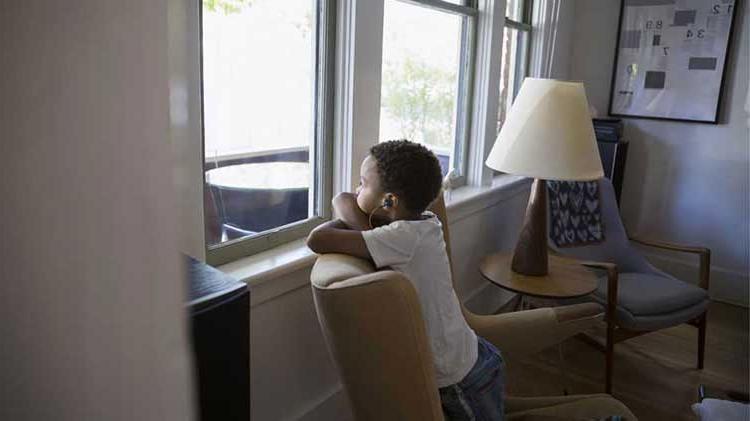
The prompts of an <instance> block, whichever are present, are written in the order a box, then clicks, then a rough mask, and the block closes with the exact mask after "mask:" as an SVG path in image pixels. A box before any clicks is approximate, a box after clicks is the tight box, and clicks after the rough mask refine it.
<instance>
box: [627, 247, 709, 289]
mask: <svg viewBox="0 0 750 421" xmlns="http://www.w3.org/2000/svg"><path fill="white" fill-rule="evenodd" d="M630 241H632V242H634V243H637V244H642V245H644V246H648V247H655V248H660V249H663V250H671V251H678V252H682V253H691V254H697V255H699V256H700V265H699V269H698V270H699V272H700V274H699V278H698V279H699V280H698V286H700V287H701V288H703V289H705V290H708V282H709V277H710V273H711V249H709V248H707V247H696V246H686V245H682V244H674V243H667V242H664V241H654V240H647V239H643V238H636V237H630Z"/></svg>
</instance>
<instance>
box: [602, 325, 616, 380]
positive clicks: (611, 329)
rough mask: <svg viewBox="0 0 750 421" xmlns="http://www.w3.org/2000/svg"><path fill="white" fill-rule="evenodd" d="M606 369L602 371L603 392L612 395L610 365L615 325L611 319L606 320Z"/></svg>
mask: <svg viewBox="0 0 750 421" xmlns="http://www.w3.org/2000/svg"><path fill="white" fill-rule="evenodd" d="M605 346H606V350H605V357H604V358H605V360H606V367H605V371H604V391H605V393H609V394H612V374H613V373H612V368H613V367H612V365H613V362H614V361H613V360H614V351H615V323H614V321H613V320H612V319H610V320H607V343H606V344H605Z"/></svg>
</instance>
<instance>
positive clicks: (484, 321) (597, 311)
mask: <svg viewBox="0 0 750 421" xmlns="http://www.w3.org/2000/svg"><path fill="white" fill-rule="evenodd" d="M429 210H430V211H431V212H433V213H434V214H435V215H436V216H437V217H438V219H439V220H440V222H441V224H442V226H443V238H444V239H445V247H446V251H447V252H448V260H449V261H450V262H451V271H452V270H453V258H452V256H451V246H450V230H449V228H448V214H447V212H446V208H445V200H444V198H443V195H442V194H440V195H438V198H437V199H436V200H435V201H434V202H433V203H432V204H431V205H430V209H429ZM452 279H453V284H454V287H455V283H456V276H453V277H452ZM461 310H462V312H463V315H464V318H465V319H466V322H467V323H468V324H469V326H470V327H471V328H472V329H474V331H475V332H476V333H477V334H478V335H479V336H481V337H483V338H485V339H487V340H488V341H490V342H491V343H492V344H493V345H495V346H496V347H497V348H498V349H500V350H502V352H503V357H504V358H505V359H506V360H511V361H512V360H513V359H515V358H523V357H525V356H528V355H529V354H533V353H536V352H539V351H541V350H543V349H545V348H548V347H550V346H553V345H557V344H559V343H560V342H562V341H564V340H565V339H567V338H570V337H572V336H574V335H576V334H578V333H580V332H583V331H584V330H586V329H589V328H591V327H593V326H595V325H596V324H597V323H598V322H599V321H600V320H601V318H602V315H603V314H602V307H601V306H600V305H599V304H596V303H582V304H574V305H568V306H562V307H554V308H538V309H534V310H526V311H518V312H513V313H503V314H493V315H480V314H476V313H473V312H471V311H470V310H469V309H467V308H466V307H465V306H464V305H463V303H461ZM542 338H543V339H542Z"/></svg>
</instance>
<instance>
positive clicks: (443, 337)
mask: <svg viewBox="0 0 750 421" xmlns="http://www.w3.org/2000/svg"><path fill="white" fill-rule="evenodd" d="M422 217H423V219H421V220H418V221H395V222H392V223H390V224H388V225H385V226H382V227H378V228H375V229H373V230H370V231H362V236H363V237H364V239H365V243H366V244H367V249H368V250H369V251H370V255H371V256H372V259H373V260H374V261H375V266H376V267H377V268H382V267H386V266H390V267H391V268H392V269H393V270H395V271H398V272H401V273H403V274H404V275H406V276H407V277H408V278H409V280H411V282H412V284H413V285H414V288H415V289H416V291H417V296H418V297H419V303H420V305H421V306H422V316H423V317H424V320H425V324H426V327H427V336H428V337H429V339H430V345H431V347H432V355H433V358H434V363H435V373H436V375H437V376H436V377H437V384H438V387H445V386H449V385H452V384H455V383H458V382H459V381H461V380H462V379H463V378H464V377H465V376H466V374H468V373H469V371H470V370H471V368H472V367H473V366H474V363H475V362H476V360H477V337H476V334H475V333H474V331H473V330H471V328H470V327H469V325H468V324H466V320H465V319H464V317H463V314H462V313H461V305H460V304H459V301H458V297H457V296H456V292H455V291H454V290H453V284H452V282H451V269H450V263H449V262H448V254H447V252H446V249H445V241H444V239H443V231H442V226H441V224H440V220H438V218H437V217H436V216H435V214H433V213H431V212H425V214H423V216H422Z"/></svg>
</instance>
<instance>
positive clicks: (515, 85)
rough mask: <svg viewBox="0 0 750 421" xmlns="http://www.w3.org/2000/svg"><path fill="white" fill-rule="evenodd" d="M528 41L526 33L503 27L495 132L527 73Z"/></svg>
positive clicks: (503, 119) (501, 123) (498, 128)
mask: <svg viewBox="0 0 750 421" xmlns="http://www.w3.org/2000/svg"><path fill="white" fill-rule="evenodd" d="M528 40H529V34H528V32H526V31H519V30H517V29H513V28H509V27H507V26H506V27H505V31H504V33H503V56H502V62H501V63H502V64H501V66H500V104H499V106H498V109H497V113H498V115H497V131H498V133H499V132H500V128H501V127H502V125H503V122H504V121H505V116H506V115H507V113H508V110H510V106H511V104H512V103H513V100H514V99H515V97H516V94H518V90H519V89H521V84H522V83H523V79H524V78H525V77H526V75H527V73H528V69H527V63H528V50H529V49H528Z"/></svg>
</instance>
